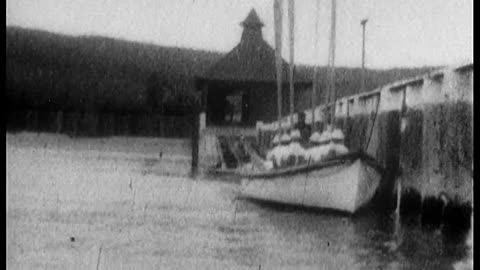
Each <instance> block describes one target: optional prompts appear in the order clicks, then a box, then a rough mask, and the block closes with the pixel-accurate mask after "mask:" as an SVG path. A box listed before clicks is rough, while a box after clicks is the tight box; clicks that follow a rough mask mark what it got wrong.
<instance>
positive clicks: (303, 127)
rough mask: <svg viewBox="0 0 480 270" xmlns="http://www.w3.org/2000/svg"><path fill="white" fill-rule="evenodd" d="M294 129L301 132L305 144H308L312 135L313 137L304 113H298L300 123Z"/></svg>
mask: <svg viewBox="0 0 480 270" xmlns="http://www.w3.org/2000/svg"><path fill="white" fill-rule="evenodd" d="M294 129H296V130H298V131H300V136H301V141H302V142H303V144H305V143H307V142H308V140H309V138H310V135H312V134H311V133H312V128H311V127H310V125H308V124H307V123H306V121H305V113H304V112H299V113H298V122H297V123H296V124H295V128H294Z"/></svg>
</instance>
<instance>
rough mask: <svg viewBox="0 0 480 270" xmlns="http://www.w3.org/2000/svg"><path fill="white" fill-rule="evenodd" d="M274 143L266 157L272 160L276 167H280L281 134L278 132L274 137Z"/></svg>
mask: <svg viewBox="0 0 480 270" xmlns="http://www.w3.org/2000/svg"><path fill="white" fill-rule="evenodd" d="M272 144H273V147H272V149H270V151H268V152H267V155H266V159H267V161H270V162H272V164H273V167H274V168H278V167H280V158H279V155H278V150H279V147H280V134H276V135H275V136H274V137H273V140H272ZM277 157H278V158H277ZM277 160H278V162H277Z"/></svg>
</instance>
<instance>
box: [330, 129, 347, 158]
mask: <svg viewBox="0 0 480 270" xmlns="http://www.w3.org/2000/svg"><path fill="white" fill-rule="evenodd" d="M329 151H330V152H331V153H333V155H343V154H347V153H348V148H347V147H345V136H344V135H343V132H342V130H340V129H334V130H333V131H332V133H331V138H330V143H329Z"/></svg>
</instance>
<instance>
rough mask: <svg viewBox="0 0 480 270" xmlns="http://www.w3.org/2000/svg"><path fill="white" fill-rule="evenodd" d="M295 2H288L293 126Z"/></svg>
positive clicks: (291, 117) (291, 118)
mask: <svg viewBox="0 0 480 270" xmlns="http://www.w3.org/2000/svg"><path fill="white" fill-rule="evenodd" d="M294 13H295V2H294V0H289V1H288V19H289V21H290V22H289V30H290V31H289V38H290V74H289V75H290V123H291V124H292V125H293V113H294V97H295V94H294V93H295V90H294V85H293V71H294V41H295V36H294V35H295V33H294V32H295V31H294V30H295V17H294Z"/></svg>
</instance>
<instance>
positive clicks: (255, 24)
mask: <svg viewBox="0 0 480 270" xmlns="http://www.w3.org/2000/svg"><path fill="white" fill-rule="evenodd" d="M241 25H242V26H243V33H242V37H241V40H240V42H239V44H238V45H237V46H236V47H235V48H233V49H232V50H231V51H230V52H229V53H227V54H226V55H225V56H224V57H223V58H221V59H220V60H219V61H218V62H216V63H215V64H213V65H212V66H211V67H210V68H209V69H208V70H207V71H206V72H205V73H204V74H203V76H200V77H199V79H201V80H202V79H203V80H220V81H242V82H269V83H270V82H271V83H274V82H276V68H275V50H274V49H273V48H272V47H271V46H270V45H269V44H268V43H267V42H266V41H265V40H264V39H263V36H262V30H261V28H262V27H263V23H262V21H261V20H260V18H258V15H257V13H256V12H255V10H254V9H252V10H251V11H250V13H249V14H248V16H247V18H246V19H245V20H244V21H243V22H242V23H241ZM282 62H283V64H282V67H283V72H282V81H283V82H288V64H287V62H285V60H283V59H282ZM294 77H295V76H294ZM295 82H296V83H299V82H300V81H299V80H298V79H296V80H295ZM304 83H305V82H304ZM308 83H311V80H310V81H308Z"/></svg>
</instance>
